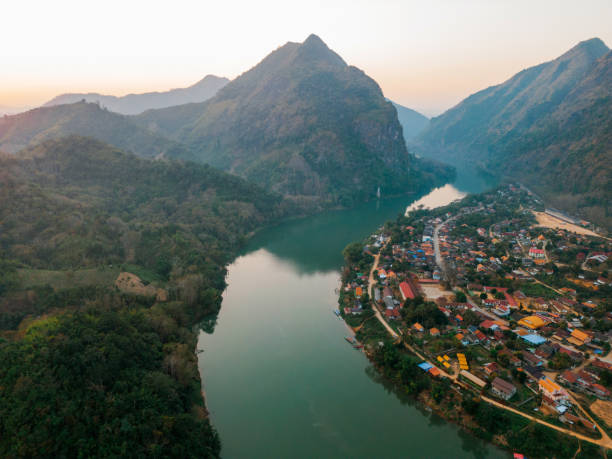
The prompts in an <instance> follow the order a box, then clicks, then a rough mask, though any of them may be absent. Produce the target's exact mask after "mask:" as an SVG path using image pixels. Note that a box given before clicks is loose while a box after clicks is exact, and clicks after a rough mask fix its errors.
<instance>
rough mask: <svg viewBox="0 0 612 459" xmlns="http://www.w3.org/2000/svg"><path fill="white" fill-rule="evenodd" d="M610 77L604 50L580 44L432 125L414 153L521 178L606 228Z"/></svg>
mask: <svg viewBox="0 0 612 459" xmlns="http://www.w3.org/2000/svg"><path fill="white" fill-rule="evenodd" d="M611 72H612V55H611V54H610V51H609V49H608V48H607V47H606V45H605V44H604V43H603V42H602V41H601V40H599V39H592V40H588V41H585V42H581V43H580V44H578V45H577V46H575V47H574V48H572V49H571V50H570V51H568V52H567V53H565V54H563V55H562V56H560V57H559V58H557V59H555V60H553V61H551V62H547V63H544V64H541V65H538V66H535V67H531V68H529V69H526V70H523V71H522V72H520V73H518V74H517V75H515V76H514V77H512V78H511V79H509V80H508V81H506V82H505V83H502V84H500V85H497V86H493V87H491V88H488V89H485V90H483V91H480V92H478V93H476V94H474V95H472V96H470V97H468V98H467V99H465V100H464V101H463V102H461V103H460V104H459V105H457V106H456V107H454V108H452V109H450V110H449V111H447V112H446V113H444V114H443V115H441V116H440V117H437V118H434V119H432V120H431V123H430V125H429V127H428V128H427V129H426V130H425V132H424V133H423V134H422V135H421V136H420V137H419V138H418V139H417V140H416V141H415V145H414V148H415V150H416V151H418V152H419V153H420V154H422V155H424V156H427V157H433V158H437V159H441V160H450V161H457V160H459V161H471V162H473V163H474V164H477V165H478V166H479V167H482V168H484V169H486V170H488V171H490V172H493V173H494V174H498V175H500V176H510V177H512V178H514V179H518V180H521V181H523V182H524V183H525V184H527V185H528V186H530V187H531V188H533V189H534V190H535V191H537V192H538V193H540V194H542V195H543V197H544V198H546V200H547V201H549V202H550V203H551V204H553V205H554V206H556V207H559V208H561V209H565V210H567V211H570V212H574V213H578V214H580V215H582V216H583V217H584V218H586V219H589V220H593V221H595V222H597V223H600V224H602V225H605V226H607V227H608V228H612V208H611V207H610V206H611V204H610V203H611V202H612V143H611V142H610V139H611V136H612V124H611V123H612V99H611V91H612V78H611Z"/></svg>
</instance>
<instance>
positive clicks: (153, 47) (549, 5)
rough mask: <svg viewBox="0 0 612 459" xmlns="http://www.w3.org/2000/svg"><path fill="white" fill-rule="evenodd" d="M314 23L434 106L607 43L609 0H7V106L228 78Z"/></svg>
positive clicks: (350, 55) (388, 80) (372, 71)
mask: <svg viewBox="0 0 612 459" xmlns="http://www.w3.org/2000/svg"><path fill="white" fill-rule="evenodd" d="M310 33H316V34H317V35H319V36H320V37H321V38H322V39H323V40H324V41H325V42H326V43H327V44H328V45H329V46H330V47H331V48H332V49H334V50H335V51H336V52H338V53H339V54H340V55H341V56H342V57H343V58H344V59H345V60H346V61H347V62H348V63H349V64H352V65H355V66H357V67H359V68H361V69H363V70H364V71H365V72H366V73H367V74H368V75H370V76H371V77H373V78H374V79H375V80H376V81H378V83H379V84H380V86H381V87H382V89H383V91H384V93H385V95H386V96H387V97H389V98H391V99H393V100H395V101H397V102H399V103H401V104H404V105H406V106H409V107H412V108H415V109H417V110H420V111H422V112H424V113H425V114H428V115H435V114H439V113H440V112H442V111H443V110H445V109H447V108H449V107H451V106H452V105H454V104H456V103H457V102H459V101H460V100H461V99H463V98H464V97H466V96H468V95H469V94H471V93H473V92H475V91H477V90H479V89H482V88H484V87H487V86H490V85H492V84H496V83H499V82H501V81H503V80H505V79H507V78H508V77H510V76H512V75H513V74H514V73H516V72H518V71H520V70H521V69H523V68H525V67H528V66H531V65H534V64H538V63H540V62H542V61H545V60H550V59H553V58H555V57H556V56H558V55H559V54H562V53H563V52H565V51H566V50H567V49H569V48H571V47H572V46H573V45H575V44H576V43H577V42H579V41H581V40H584V39H587V38H591V37H595V36H598V37H600V38H601V39H602V40H604V42H606V44H607V45H608V46H612V0H580V1H577V0H574V1H565V0H550V1H549V0H526V1H523V0H507V1H506V0H471V1H470V0H464V1H462V0H420V1H409V0H403V1H399V0H398V1H395V0H377V1H374V0H370V1H363V0H346V1H344V0H341V1H333V0H327V1H313V0H307V1H300V2H291V1H288V0H258V1H254V0H248V1H232V0H217V1H215V2H209V1H186V0H166V1H155V0H146V1H140V0H104V1H94V0H74V1H72V0H53V1H48V0H44V1H33V0H20V1H10V2H4V3H3V5H2V16H1V18H0V36H1V38H2V46H1V47H0V62H1V63H2V67H1V68H2V71H1V72H0V106H1V105H13V106H26V105H37V104H40V103H42V102H45V101H46V100H48V99H50V98H51V97H53V96H55V95H57V94H59V93H63V92H86V91H92V92H102V93H107V94H115V95H123V94H125V93H128V92H144V91H151V90H165V89H168V88H171V87H183V86H187V85H189V84H192V83H194V82H195V81H197V80H199V79H200V78H202V77H203V76H204V75H206V74H209V73H212V74H215V75H220V76H227V77H229V78H233V77H235V76H237V75H239V74H240V73H242V72H243V71H245V70H248V69H249V68H250V67H252V66H253V65H255V64H256V63H257V62H259V61H260V60H261V59H262V58H263V57H264V56H265V55H266V54H268V53H269V52H270V51H272V50H274V49H275V48H277V47H278V46H281V45H283V44H284V43H285V42H287V41H300V42H301V41H303V40H304V39H305V38H306V37H307V36H308V35H309V34H310Z"/></svg>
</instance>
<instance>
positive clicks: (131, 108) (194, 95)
mask: <svg viewBox="0 0 612 459" xmlns="http://www.w3.org/2000/svg"><path fill="white" fill-rule="evenodd" d="M227 83H229V80H228V79H227V78H223V77H218V76H215V75H207V76H205V77H204V78H203V79H201V80H200V81H198V82H197V83H195V84H193V85H191V86H189V87H187V88H176V89H170V90H168V91H163V92H147V93H142V94H127V95H125V96H121V97H117V96H108V95H103V94H98V93H72V94H61V95H59V96H57V97H54V98H53V99H51V100H50V101H49V102H47V103H45V104H44V105H43V106H44V107H49V106H53V105H63V104H73V103H75V102H80V101H82V100H85V101H86V102H93V103H99V104H100V105H101V106H102V107H105V108H107V109H108V110H111V111H113V112H117V113H121V114H123V115H137V114H139V113H142V112H144V111H145V110H150V109H154V108H165V107H170V106H173V105H183V104H189V103H194V102H204V101H205V100H208V99H210V98H211V97H213V96H214V95H215V94H216V93H217V92H218V91H219V89H221V88H222V87H223V86H225V85H226V84H227Z"/></svg>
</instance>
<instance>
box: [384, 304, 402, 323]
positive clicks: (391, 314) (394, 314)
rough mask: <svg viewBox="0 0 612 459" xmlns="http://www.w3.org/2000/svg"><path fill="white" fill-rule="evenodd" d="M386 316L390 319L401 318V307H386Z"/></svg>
mask: <svg viewBox="0 0 612 459" xmlns="http://www.w3.org/2000/svg"><path fill="white" fill-rule="evenodd" d="M385 317H386V318H387V319H389V320H396V319H399V318H400V311H399V308H397V307H396V308H393V309H385Z"/></svg>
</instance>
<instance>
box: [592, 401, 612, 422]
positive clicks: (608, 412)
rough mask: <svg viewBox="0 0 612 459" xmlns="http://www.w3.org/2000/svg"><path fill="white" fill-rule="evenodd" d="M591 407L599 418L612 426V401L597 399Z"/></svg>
mask: <svg viewBox="0 0 612 459" xmlns="http://www.w3.org/2000/svg"><path fill="white" fill-rule="evenodd" d="M590 408H591V411H592V412H593V413H595V415H596V416H597V417H598V418H599V419H601V420H602V421H604V422H605V423H606V424H607V425H608V427H612V402H607V401H605V400H597V401H596V402H593V404H592V405H591V406H590Z"/></svg>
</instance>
